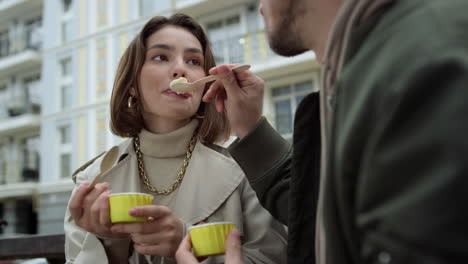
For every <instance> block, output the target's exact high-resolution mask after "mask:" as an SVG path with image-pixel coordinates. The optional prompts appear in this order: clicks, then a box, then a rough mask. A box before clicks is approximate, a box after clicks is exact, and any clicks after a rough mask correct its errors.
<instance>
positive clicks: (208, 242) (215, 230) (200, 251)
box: [189, 222, 236, 257]
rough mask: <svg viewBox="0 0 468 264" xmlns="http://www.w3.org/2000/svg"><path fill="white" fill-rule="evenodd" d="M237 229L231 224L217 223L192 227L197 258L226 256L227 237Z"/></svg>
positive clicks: (191, 234)
mask: <svg viewBox="0 0 468 264" xmlns="http://www.w3.org/2000/svg"><path fill="white" fill-rule="evenodd" d="M235 227H236V226H235V225H234V224H233V223H230V222H215V223H208V224H202V225H196V226H192V227H190V228H189V233H190V238H191V239H192V246H193V250H194V252H195V256H197V257H201V256H214V255H222V254H224V252H225V251H226V247H225V240H226V237H227V235H228V234H229V232H230V231H231V230H232V229H234V228H235Z"/></svg>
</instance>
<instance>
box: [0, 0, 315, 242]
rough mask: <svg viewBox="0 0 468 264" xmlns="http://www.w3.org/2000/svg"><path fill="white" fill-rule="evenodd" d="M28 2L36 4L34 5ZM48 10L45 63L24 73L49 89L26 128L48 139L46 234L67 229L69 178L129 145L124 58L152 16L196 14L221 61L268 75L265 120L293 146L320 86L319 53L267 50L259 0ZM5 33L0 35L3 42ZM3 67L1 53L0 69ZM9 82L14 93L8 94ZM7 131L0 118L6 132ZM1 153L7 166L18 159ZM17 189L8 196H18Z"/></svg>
mask: <svg viewBox="0 0 468 264" xmlns="http://www.w3.org/2000/svg"><path fill="white" fill-rule="evenodd" d="M5 1H7V2H8V0H0V7H1V4H2V2H5ZM10 1H11V0H10ZM19 2H22V1H19ZM25 2H29V3H28V6H29V5H31V2H36V1H35V0H30V1H25ZM37 2H41V3H42V1H37ZM42 7H43V8H42V9H39V8H38V9H37V10H36V11H40V12H39V13H42V20H41V26H42V31H41V32H43V33H42V37H43V38H42V39H43V41H42V43H41V52H39V56H40V59H39V61H38V63H37V65H36V64H31V63H28V67H29V66H31V65H34V67H35V68H34V69H35V70H36V71H35V72H37V74H38V76H39V79H34V78H36V77H34V76H36V75H32V76H33V77H31V76H29V75H28V77H24V78H26V79H27V78H32V79H33V80H40V84H41V85H40V87H41V90H40V95H41V100H40V102H41V104H40V115H39V114H38V113H36V112H35V108H34V104H30V105H33V106H30V105H28V106H27V107H28V109H29V110H28V111H29V112H33V113H34V114H32V115H33V116H35V117H38V116H39V118H38V120H39V122H38V123H37V124H36V125H34V126H33V127H28V128H27V131H28V133H30V135H29V134H28V136H29V137H31V136H32V137H33V138H34V139H37V140H38V139H40V151H39V154H38V155H37V157H38V158H37V159H38V160H40V162H39V165H37V167H34V168H37V169H38V170H39V175H40V177H39V179H40V180H39V181H38V182H37V183H32V184H31V186H30V189H31V192H30V194H29V196H28V197H32V198H31V201H34V203H33V207H34V208H33V209H36V211H35V212H37V232H38V233H43V234H50V233H61V232H63V224H62V223H63V216H64V211H65V208H66V205H67V201H68V199H69V196H70V192H71V190H72V188H73V183H72V181H71V173H72V172H73V171H74V170H75V169H76V168H78V167H79V166H80V165H81V164H83V163H85V162H86V161H87V160H89V159H91V158H93V157H94V156H96V155H98V154H99V153H101V152H103V151H105V150H107V149H109V148H110V147H111V146H112V145H115V144H117V143H119V142H120V141H121V140H122V139H120V138H118V137H116V136H114V135H112V134H111V132H110V129H109V99H110V95H111V91H112V84H113V81H114V74H115V71H116V68H117V65H118V62H119V59H120V56H121V54H122V53H123V51H124V50H125V48H126V47H127V45H128V44H129V42H130V41H131V40H132V39H133V38H134V36H135V35H136V33H137V32H138V31H139V30H140V29H141V28H142V26H143V25H144V24H145V23H146V22H147V21H148V20H149V18H151V17H152V16H155V15H164V16H170V15H171V14H174V13H177V12H181V13H186V14H188V15H191V16H192V17H194V18H195V19H197V21H199V22H200V23H201V24H202V25H203V26H204V28H205V30H206V31H207V33H208V36H209V39H210V41H211V42H212V46H213V49H214V53H215V57H216V61H217V63H218V64H219V63H248V64H251V65H252V70H253V71H254V72H255V73H256V74H258V75H259V76H261V77H262V78H264V79H265V84H266V89H265V104H264V113H265V116H266V117H267V118H268V119H269V121H270V122H271V123H272V124H273V125H274V126H275V127H276V128H277V129H278V131H280V133H281V134H283V136H284V137H285V138H287V139H288V140H290V139H291V137H292V126H293V114H294V111H295V108H296V107H297V105H298V103H299V102H300V100H301V99H302V98H303V97H304V96H305V95H306V94H308V93H310V92H312V91H314V90H317V89H318V77H319V66H318V63H317V62H316V60H315V56H314V54H313V53H305V54H303V55H300V56H296V57H293V58H283V57H279V56H277V55H275V54H274V53H273V52H272V51H271V50H270V49H269V47H268V41H267V37H266V35H265V31H264V25H263V18H262V17H261V15H260V14H259V12H258V0H229V1H228V0H43V4H42ZM0 10H1V9H0ZM0 12H1V11H0ZM1 17H2V18H1V19H3V16H1ZM34 17H35V16H34V15H32V13H31V18H34ZM2 21H3V20H2ZM0 29H1V28H0ZM1 34H2V31H1V30H0V41H1V38H2V35H1ZM0 43H1V42H0ZM1 45H3V44H0V49H1V48H2V47H3V46H1ZM0 54H2V53H1V50H0ZM1 63H2V59H1V57H0V67H1V65H2V64H1ZM25 66H26V65H25ZM31 67H32V66H31ZM33 72H34V71H33V70H30V71H29V73H33ZM19 73H24V71H19V72H18V74H17V75H18V76H19V77H15V81H16V80H18V79H17V78H23V76H20V74H19ZM2 76H3V70H2V75H0V100H1V98H2V97H1V96H2V91H3V90H2V89H5V90H8V91H11V89H13V88H12V87H13V86H14V85H13V84H10V83H11V82H13V81H12V77H11V75H9V76H10V77H5V78H2ZM2 82H3V83H7V84H8V85H7V88H2V87H3V86H2ZM7 100H9V99H7ZM31 100H32V99H31ZM10 101H11V100H10ZM28 124H30V123H28ZM2 125H3V123H2V121H0V133H2V132H1V126H2ZM8 131H12V132H11V134H12V136H11V137H10V138H9V139H8V140H6V141H5V143H0V147H2V148H11V145H12V144H13V143H12V142H16V141H18V142H20V143H21V142H23V141H21V140H22V138H20V137H19V135H20V134H19V133H16V132H14V131H13V130H8ZM13 133H14V134H13ZM26 134H27V133H26V132H25V135H26ZM39 135H40V137H39ZM29 137H27V139H29ZM3 138H4V137H3V136H2V140H3ZM15 140H16V141H15ZM25 144H26V145H27V144H29V143H25ZM31 144H32V143H31ZM20 145H21V144H20ZM38 145H39V144H38ZM2 153H3V152H2ZM6 153H7V152H6ZM8 153H9V152H8ZM0 155H2V154H0ZM0 157H2V158H1V159H0V162H4V161H7V162H10V161H9V160H8V159H11V158H12V156H9V155H7V157H6V158H7V159H3V156H0ZM39 157H40V158H39ZM17 162H23V161H17ZM27 162H32V161H29V160H28V161H27ZM1 164H3V163H0V166H1ZM9 164H10V163H9ZM23 164H24V163H23ZM23 167H24V166H23ZM1 168H2V167H0V169H1ZM8 175H10V176H8V177H10V178H11V177H13V176H11V175H13V174H11V173H10V174H8ZM15 177H16V176H15ZM1 179H2V178H1V175H0V188H4V189H11V188H14V184H12V182H11V181H8V182H6V184H5V183H4V184H3V185H2V183H1ZM15 184H16V183H15ZM21 184H29V183H21ZM28 186H29V185H28ZM28 188H29V187H28ZM0 193H2V192H0ZM10 193H11V195H9V197H8V199H10V200H14V199H15V198H17V196H15V194H14V193H13V192H12V191H11V192H10ZM0 195H1V194H0ZM33 196H34V197H33ZM0 198H1V197H0ZM2 199H3V198H2ZM1 201H3V200H0V202H1ZM4 206H5V205H4ZM0 209H1V208H0ZM3 211H5V209H3ZM0 218H2V215H1V214H0Z"/></svg>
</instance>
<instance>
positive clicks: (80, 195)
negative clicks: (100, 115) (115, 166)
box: [69, 182, 125, 239]
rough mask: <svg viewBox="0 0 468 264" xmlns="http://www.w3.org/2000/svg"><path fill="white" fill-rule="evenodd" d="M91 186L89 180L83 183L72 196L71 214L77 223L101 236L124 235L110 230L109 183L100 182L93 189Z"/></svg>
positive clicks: (120, 236) (114, 236)
mask: <svg viewBox="0 0 468 264" xmlns="http://www.w3.org/2000/svg"><path fill="white" fill-rule="evenodd" d="M89 186H90V183H89V182H84V183H82V184H81V185H80V186H79V187H78V188H77V189H76V191H75V193H74V194H73V196H72V197H71V198H70V205H69V208H70V214H71V216H72V218H73V220H74V221H75V223H76V224H77V225H78V226H79V227H81V228H83V229H84V230H86V231H88V232H91V233H93V234H95V235H96V236H97V237H100V238H104V239H105V238H122V237H124V236H125V235H123V234H116V233H112V232H111V230H110V227H111V222H110V216H109V198H108V196H109V194H111V191H109V190H108V188H109V184H108V183H106V182H103V183H98V184H96V186H95V187H94V188H93V189H92V190H91V189H90V188H89Z"/></svg>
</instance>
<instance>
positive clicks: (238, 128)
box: [203, 65, 265, 138]
mask: <svg viewBox="0 0 468 264" xmlns="http://www.w3.org/2000/svg"><path fill="white" fill-rule="evenodd" d="M235 66H236V65H219V66H217V67H214V68H212V69H211V70H210V74H212V75H218V76H219V79H218V80H217V81H215V82H214V83H213V84H212V85H211V86H210V88H209V89H208V91H207V92H206V94H205V95H204V96H203V101H205V102H210V101H212V100H215V104H216V110H217V111H218V112H223V111H225V112H226V116H227V118H228V120H229V123H230V125H231V127H232V129H233V131H234V132H235V133H236V134H237V136H238V137H240V138H243V137H244V136H246V135H247V134H248V133H249V132H250V131H251V130H252V129H254V128H255V126H256V124H257V122H258V121H259V120H260V119H261V117H262V111H263V91H264V86H265V85H264V81H263V80H262V79H261V78H260V77H258V76H257V75H255V74H253V73H252V72H251V71H242V72H239V73H235V72H233V71H232V70H231V69H232V68H233V67H235Z"/></svg>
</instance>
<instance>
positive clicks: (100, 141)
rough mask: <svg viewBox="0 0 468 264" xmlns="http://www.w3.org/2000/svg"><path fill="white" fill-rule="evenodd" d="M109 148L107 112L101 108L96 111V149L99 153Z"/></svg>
mask: <svg viewBox="0 0 468 264" xmlns="http://www.w3.org/2000/svg"><path fill="white" fill-rule="evenodd" d="M106 148H107V112H106V110H100V111H97V113H96V150H97V152H98V153H101V152H103V151H105V150H106Z"/></svg>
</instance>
